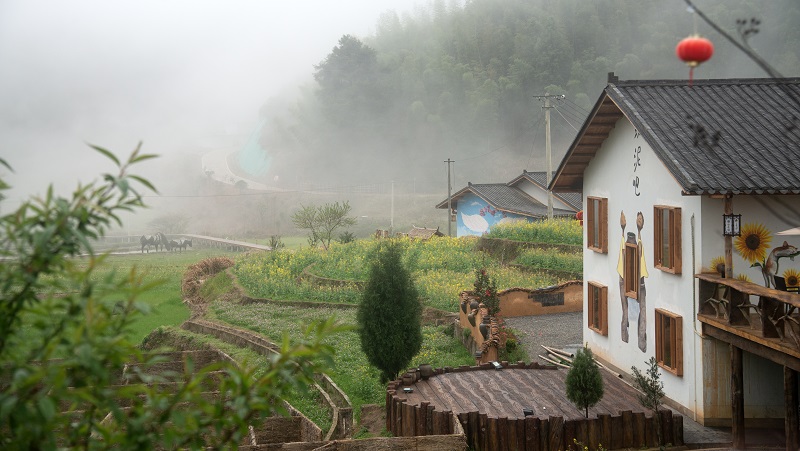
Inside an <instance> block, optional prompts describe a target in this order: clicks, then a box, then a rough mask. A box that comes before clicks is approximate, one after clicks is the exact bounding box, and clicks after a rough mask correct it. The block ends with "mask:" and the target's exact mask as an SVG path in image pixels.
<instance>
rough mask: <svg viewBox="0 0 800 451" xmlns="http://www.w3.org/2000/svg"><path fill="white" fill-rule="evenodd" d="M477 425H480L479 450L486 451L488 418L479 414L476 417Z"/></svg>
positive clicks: (487, 445)
mask: <svg viewBox="0 0 800 451" xmlns="http://www.w3.org/2000/svg"><path fill="white" fill-rule="evenodd" d="M478 424H479V425H480V434H479V436H480V438H481V440H480V442H481V446H480V449H481V450H487V449H489V418H488V417H487V416H486V414H485V413H480V414H479V415H478Z"/></svg>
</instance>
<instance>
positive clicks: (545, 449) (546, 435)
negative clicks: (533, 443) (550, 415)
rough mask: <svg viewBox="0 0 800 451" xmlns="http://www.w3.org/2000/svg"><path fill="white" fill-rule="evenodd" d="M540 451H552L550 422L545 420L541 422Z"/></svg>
mask: <svg viewBox="0 0 800 451" xmlns="http://www.w3.org/2000/svg"><path fill="white" fill-rule="evenodd" d="M539 440H540V443H539V449H541V450H542V451H549V450H550V420H549V419H547V418H545V419H544V420H541V421H540V422H539ZM556 451H557V450H556Z"/></svg>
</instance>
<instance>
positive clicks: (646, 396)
mask: <svg viewBox="0 0 800 451" xmlns="http://www.w3.org/2000/svg"><path fill="white" fill-rule="evenodd" d="M645 363H646V364H647V374H646V375H645V374H642V372H641V371H639V369H638V368H636V367H635V366H633V367H631V370H633V382H634V384H635V385H636V388H638V389H639V394H638V395H637V397H638V398H639V403H640V404H641V405H642V406H643V407H645V408H647V409H650V410H652V411H653V418H654V419H655V422H656V432H657V433H658V444H659V446H661V445H663V443H662V441H663V440H662V437H661V415H659V413H658V409H659V407H660V406H661V398H663V397H664V382H662V381H661V375H660V374H659V372H658V362H657V361H656V358H655V357H650V360H648V361H646V362H645Z"/></svg>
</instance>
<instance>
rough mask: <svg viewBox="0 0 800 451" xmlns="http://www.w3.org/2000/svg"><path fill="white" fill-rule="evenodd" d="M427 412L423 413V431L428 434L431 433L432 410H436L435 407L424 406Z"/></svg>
mask: <svg viewBox="0 0 800 451" xmlns="http://www.w3.org/2000/svg"><path fill="white" fill-rule="evenodd" d="M426 410H427V412H426V413H425V431H426V432H427V434H428V435H433V412H435V411H436V408H435V407H433V406H428V407H427V408H426Z"/></svg>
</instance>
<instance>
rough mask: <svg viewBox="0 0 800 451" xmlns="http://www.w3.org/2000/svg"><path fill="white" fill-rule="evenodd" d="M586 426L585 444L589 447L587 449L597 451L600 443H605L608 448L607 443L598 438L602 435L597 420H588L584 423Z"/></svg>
mask: <svg viewBox="0 0 800 451" xmlns="http://www.w3.org/2000/svg"><path fill="white" fill-rule="evenodd" d="M586 425H587V434H586V442H584V443H586V444H588V445H589V449H599V445H600V444H601V443H605V444H606V446H608V442H604V441H603V440H602V439H601V438H600V437H601V436H602V434H603V424H602V421H601V420H600V419H599V418H589V419H588V420H587V421H586Z"/></svg>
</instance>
